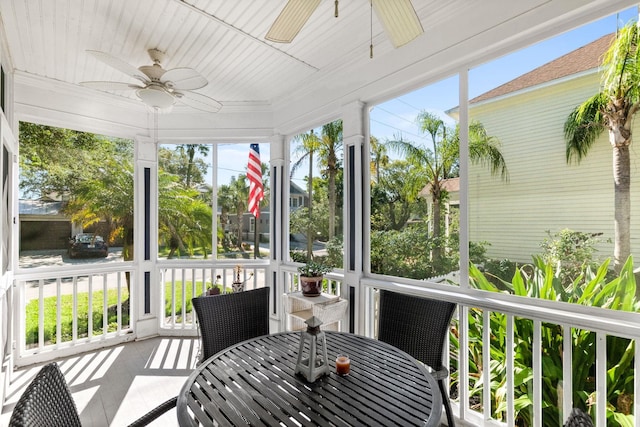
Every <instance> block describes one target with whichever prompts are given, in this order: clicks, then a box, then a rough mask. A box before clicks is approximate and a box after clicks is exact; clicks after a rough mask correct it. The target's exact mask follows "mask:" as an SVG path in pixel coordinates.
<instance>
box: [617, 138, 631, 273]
mask: <svg viewBox="0 0 640 427" xmlns="http://www.w3.org/2000/svg"><path fill="white" fill-rule="evenodd" d="M613 185H614V206H615V214H614V217H615V226H614V248H613V268H614V269H615V271H616V273H620V270H621V269H622V266H623V265H624V263H625V262H626V260H627V258H628V257H629V255H630V254H631V161H630V156H629V145H627V144H624V145H617V146H615V147H613Z"/></svg>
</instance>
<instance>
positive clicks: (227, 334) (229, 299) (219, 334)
mask: <svg viewBox="0 0 640 427" xmlns="http://www.w3.org/2000/svg"><path fill="white" fill-rule="evenodd" d="M269 290H270V288H259V289H253V290H250V291H243V292H234V293H231V294H222V295H210V296H201V297H197V298H193V299H192V300H191V303H192V304H193V308H194V310H195V312H196V315H197V317H198V325H199V327H200V334H201V336H202V348H201V350H200V362H202V361H203V360H205V359H208V358H209V357H211V356H213V355H214V354H216V353H218V352H219V351H221V350H224V349H225V348H227V347H230V346H232V345H234V344H237V343H239V342H242V341H245V340H248V339H250V338H255V337H259V336H261V335H267V334H268V333H269Z"/></svg>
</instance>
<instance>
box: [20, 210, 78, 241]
mask: <svg viewBox="0 0 640 427" xmlns="http://www.w3.org/2000/svg"><path fill="white" fill-rule="evenodd" d="M63 204H64V202H61V201H55V200H47V199H39V200H20V202H19V213H20V251H28V250H43V249H66V248H67V246H68V244H69V238H70V237H71V235H72V227H71V221H69V218H68V217H67V216H66V215H64V214H63V213H62V207H63Z"/></svg>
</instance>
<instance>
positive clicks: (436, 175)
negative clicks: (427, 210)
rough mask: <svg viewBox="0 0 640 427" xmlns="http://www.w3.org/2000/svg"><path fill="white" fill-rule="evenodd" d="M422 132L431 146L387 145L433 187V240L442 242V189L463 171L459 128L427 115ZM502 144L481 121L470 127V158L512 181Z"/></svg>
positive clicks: (438, 250)
mask: <svg viewBox="0 0 640 427" xmlns="http://www.w3.org/2000/svg"><path fill="white" fill-rule="evenodd" d="M417 121H418V124H419V125H420V130H421V132H422V133H423V134H425V135H427V136H428V137H429V138H430V146H426V145H418V144H417V143H413V142H409V141H405V140H403V139H402V138H400V139H397V140H394V141H388V142H387V145H389V147H390V148H391V149H393V150H394V151H396V152H398V153H400V154H402V155H404V156H405V159H406V160H407V162H409V163H411V164H412V165H414V166H415V167H419V168H421V173H422V176H424V179H425V180H426V182H425V183H428V184H429V192H430V195H431V203H432V206H433V213H432V220H433V236H434V239H436V240H438V239H439V238H440V236H441V234H442V226H441V219H442V214H441V212H440V211H441V204H442V202H443V200H444V197H446V190H444V189H443V187H442V185H443V182H444V181H445V180H446V179H449V178H453V177H456V176H458V173H459V167H460V138H459V134H460V132H459V128H458V127H456V128H451V127H449V126H447V125H446V124H445V123H444V121H443V120H442V119H440V118H439V117H438V116H437V115H435V114H434V113H430V112H428V111H423V112H422V113H420V114H419V115H418V117H417ZM499 145H500V144H499V141H498V140H497V139H496V138H495V137H492V136H489V135H488V134H487V131H486V129H485V128H484V127H483V126H482V124H480V123H479V122H477V121H473V122H471V123H470V124H469V158H470V160H471V161H472V162H474V163H480V164H484V165H487V166H488V167H489V169H490V171H491V173H492V174H494V175H496V174H500V175H501V176H502V178H503V179H505V180H506V179H508V172H507V165H506V163H505V160H504V158H503V156H502V154H501V152H500V149H499ZM442 250H443V248H442V247H441V246H440V245H435V246H434V247H433V249H432V252H431V256H432V258H433V262H434V264H437V263H438V262H439V260H440V259H441V258H442Z"/></svg>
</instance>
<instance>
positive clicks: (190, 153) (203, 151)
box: [176, 144, 209, 187]
mask: <svg viewBox="0 0 640 427" xmlns="http://www.w3.org/2000/svg"><path fill="white" fill-rule="evenodd" d="M176 148H177V149H178V151H180V153H184V152H186V155H187V170H186V173H185V175H186V176H185V185H186V186H187V187H191V182H192V178H193V172H194V168H195V164H194V159H195V157H196V150H197V151H198V153H199V154H200V155H202V156H207V155H208V154H209V145H206V144H180V145H178V146H177V147H176Z"/></svg>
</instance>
